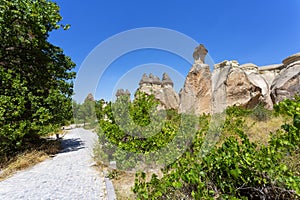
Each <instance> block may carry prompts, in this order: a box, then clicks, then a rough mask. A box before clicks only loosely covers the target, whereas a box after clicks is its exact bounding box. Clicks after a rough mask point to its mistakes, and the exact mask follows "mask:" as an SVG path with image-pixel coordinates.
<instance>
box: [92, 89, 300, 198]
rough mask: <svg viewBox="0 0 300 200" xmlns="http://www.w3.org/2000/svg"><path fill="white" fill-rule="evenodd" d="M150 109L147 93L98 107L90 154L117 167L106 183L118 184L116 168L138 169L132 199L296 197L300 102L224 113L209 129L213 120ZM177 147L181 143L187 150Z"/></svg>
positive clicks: (119, 174) (298, 193) (299, 168)
mask: <svg viewBox="0 0 300 200" xmlns="http://www.w3.org/2000/svg"><path fill="white" fill-rule="evenodd" d="M157 104H158V103H157V102H156V101H155V100H154V97H153V96H151V95H149V96H148V95H145V94H139V95H137V96H136V98H135V100H134V101H133V102H130V101H129V97H128V96H122V97H121V98H118V99H117V101H116V102H115V103H109V104H108V106H107V107H106V108H105V109H104V111H103V113H104V115H106V117H107V118H106V120H103V119H99V131H98V135H99V143H100V149H99V148H98V149H97V151H96V155H97V156H98V159H99V160H100V162H101V163H102V164H109V161H113V160H114V161H116V163H117V168H118V170H117V171H113V172H112V173H111V177H112V178H116V177H117V178H118V179H119V180H118V182H119V183H120V184H121V183H122V180H121V179H122V174H124V172H122V171H123V170H127V171H128V170H129V171H132V170H136V169H139V170H141V171H138V172H137V173H136V177H135V183H134V187H133V188H132V191H133V192H134V196H135V198H137V199H300V174H299V172H300V163H299V155H300V152H299V151H300V149H299V147H300V137H299V130H300V98H299V97H295V99H294V100H285V101H283V102H281V103H279V104H277V105H275V106H274V111H269V110H266V109H264V108H263V106H260V105H259V106H257V107H256V108H254V109H252V110H245V109H241V108H238V107H229V108H227V110H226V111H225V112H224V113H223V114H221V115H220V116H219V117H220V118H222V115H223V116H225V118H224V121H223V123H222V124H217V125H216V124H215V125H216V126H213V125H214V124H213V125H212V124H211V123H210V122H211V120H212V119H213V118H215V117H216V116H211V115H202V116H200V117H195V116H184V115H181V114H178V113H177V112H176V111H175V110H168V111H166V112H165V114H159V112H161V111H158V110H156V109H153V108H155V106H157ZM155 116H161V117H162V116H163V117H164V120H161V119H159V117H155ZM217 117H218V116H217ZM157 127H159V128H157ZM194 127H196V128H194ZM151 130H155V132H154V133H155V134H152V133H153V132H152V131H151ZM194 130H196V131H195V133H193V131H194ZM191 137H192V140H189V139H190V138H191ZM211 138H214V139H213V140H212V139H211ZM180 141H187V143H184V144H185V145H187V144H188V145H187V148H186V149H184V148H183V147H184V146H180V145H182V144H183V143H181V142H180ZM169 143H173V144H176V145H169ZM203 147H209V148H203ZM174 148H177V149H174ZM181 148H183V150H182V149H181ZM159 149H165V150H164V151H159ZM178 153H180V155H179V154H178ZM153 158H155V159H153ZM173 158H177V159H173ZM168 159H169V160H168ZM150 168H152V169H153V168H154V171H153V170H152V173H149V171H148V170H147V169H150ZM120 170H121V171H120ZM155 171H156V172H157V173H153V172H155ZM158 171H161V173H162V174H161V173H158ZM149 176H150V177H149ZM117 188H118V186H117Z"/></svg>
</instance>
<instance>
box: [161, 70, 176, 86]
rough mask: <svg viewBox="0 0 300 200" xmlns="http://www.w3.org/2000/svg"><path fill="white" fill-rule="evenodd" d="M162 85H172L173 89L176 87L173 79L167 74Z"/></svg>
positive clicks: (164, 75)
mask: <svg viewBox="0 0 300 200" xmlns="http://www.w3.org/2000/svg"><path fill="white" fill-rule="evenodd" d="M162 83H163V85H172V87H173V85H174V83H173V81H172V80H171V78H170V77H169V75H168V74H167V73H164V74H163V78H162Z"/></svg>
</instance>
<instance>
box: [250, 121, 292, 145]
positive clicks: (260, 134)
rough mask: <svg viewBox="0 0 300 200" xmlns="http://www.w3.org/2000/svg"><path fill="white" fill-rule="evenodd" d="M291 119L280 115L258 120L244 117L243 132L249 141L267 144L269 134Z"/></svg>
mask: <svg viewBox="0 0 300 200" xmlns="http://www.w3.org/2000/svg"><path fill="white" fill-rule="evenodd" d="M291 121H292V119H290V120H289V119H287V118H285V117H282V116H272V117H270V118H269V119H268V120H265V121H258V120H256V119H253V118H252V117H246V118H245V124H246V127H247V128H245V130H244V131H245V133H246V134H247V136H248V137H249V139H250V141H251V142H255V143H257V144H259V145H267V144H268V141H269V139H270V134H271V133H275V132H276V131H277V130H279V129H281V126H282V125H283V124H284V123H287V122H291Z"/></svg>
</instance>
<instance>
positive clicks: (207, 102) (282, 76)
mask: <svg viewBox="0 0 300 200" xmlns="http://www.w3.org/2000/svg"><path fill="white" fill-rule="evenodd" d="M207 53H208V51H207V49H206V48H205V47H204V45H202V44H201V45H199V46H198V47H197V48H195V51H194V53H193V57H194V64H193V65H192V67H191V69H190V71H189V73H188V75H187V77H186V80H185V82H184V86H183V88H182V89H181V90H180V92H179V95H178V94H177V93H176V92H175V91H174V89H173V85H174V84H173V81H172V80H171V78H170V77H169V76H168V74H166V73H164V74H163V77H162V80H160V79H159V77H157V76H154V75H153V74H149V76H147V74H144V75H143V77H142V79H141V81H140V83H139V85H140V87H139V89H138V90H139V91H142V92H145V93H147V94H153V95H154V96H155V98H156V99H157V100H159V101H160V102H161V104H162V108H167V109H178V111H179V112H180V113H189V114H196V115H200V114H203V113H219V112H222V111H224V110H225V109H226V107H228V106H233V105H236V106H240V107H244V108H253V107H255V106H256V105H257V104H263V105H264V106H265V107H266V108H268V109H272V108H273V104H275V103H278V102H280V101H282V100H284V99H285V98H293V96H294V95H295V94H300V53H297V54H294V55H291V56H289V57H287V58H286V59H284V60H283V61H282V64H275V65H268V66H262V67H258V66H256V65H255V64H253V63H246V64H242V65H240V64H239V63H238V61H236V60H231V61H228V60H225V61H223V62H220V63H218V64H215V65H214V70H213V71H212V72H211V70H210V66H209V65H207V64H205V56H206V55H207ZM128 93H129V91H124V90H120V91H119V90H118V92H117V94H116V95H117V96H120V95H124V94H126V95H130V93H129V94H128Z"/></svg>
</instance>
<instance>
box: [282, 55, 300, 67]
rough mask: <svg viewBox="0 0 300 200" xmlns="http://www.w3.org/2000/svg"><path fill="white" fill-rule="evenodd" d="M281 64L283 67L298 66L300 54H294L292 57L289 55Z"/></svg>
mask: <svg viewBox="0 0 300 200" xmlns="http://www.w3.org/2000/svg"><path fill="white" fill-rule="evenodd" d="M282 63H283V64H284V65H285V66H289V65H291V64H292V65H295V64H298V65H300V52H299V53H296V54H294V55H291V56H289V57H287V58H286V59H284V60H283V61H282Z"/></svg>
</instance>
